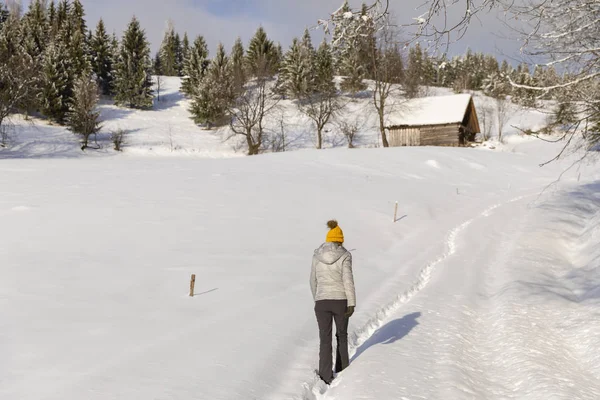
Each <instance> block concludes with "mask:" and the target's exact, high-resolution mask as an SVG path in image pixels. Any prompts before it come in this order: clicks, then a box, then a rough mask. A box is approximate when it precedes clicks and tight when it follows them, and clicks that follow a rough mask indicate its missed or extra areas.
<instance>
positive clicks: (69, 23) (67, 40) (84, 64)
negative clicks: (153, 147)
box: [56, 0, 91, 84]
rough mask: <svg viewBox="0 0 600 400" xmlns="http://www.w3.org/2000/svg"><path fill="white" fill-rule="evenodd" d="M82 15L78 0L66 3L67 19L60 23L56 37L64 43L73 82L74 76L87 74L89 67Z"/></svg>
mask: <svg viewBox="0 0 600 400" xmlns="http://www.w3.org/2000/svg"><path fill="white" fill-rule="evenodd" d="M84 16H85V13H84V10H83V6H82V5H81V3H80V2H79V0H76V1H74V2H73V4H71V5H70V6H69V5H67V19H66V20H65V21H64V22H63V24H62V25H61V28H60V30H59V32H58V36H57V39H56V40H60V41H62V42H63V43H64V44H65V46H66V48H67V51H68V54H69V57H70V58H71V65H72V71H71V72H70V73H71V75H72V76H73V77H74V78H73V79H72V83H73V84H74V82H75V79H76V78H78V77H79V76H81V75H83V74H88V73H89V71H90V69H91V64H90V60H89V58H88V54H90V50H89V48H88V43H87V40H86V34H87V28H86V22H85V19H84Z"/></svg>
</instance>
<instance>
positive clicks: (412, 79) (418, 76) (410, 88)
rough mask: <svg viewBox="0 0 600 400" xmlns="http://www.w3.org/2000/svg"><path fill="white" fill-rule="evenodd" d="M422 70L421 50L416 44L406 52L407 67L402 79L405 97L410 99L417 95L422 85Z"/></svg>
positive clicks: (423, 72) (423, 73)
mask: <svg viewBox="0 0 600 400" xmlns="http://www.w3.org/2000/svg"><path fill="white" fill-rule="evenodd" d="M424 70H425V68H424V59H423V50H421V46H420V45H419V43H417V44H416V45H415V46H414V47H411V49H410V50H409V52H408V65H407V66H406V72H405V77H404V78H405V79H404V91H405V93H406V96H407V97H409V98H412V97H417V96H418V95H419V90H420V86H421V85H423V84H424V82H423V76H424V75H425V71H424Z"/></svg>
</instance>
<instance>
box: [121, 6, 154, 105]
mask: <svg viewBox="0 0 600 400" xmlns="http://www.w3.org/2000/svg"><path fill="white" fill-rule="evenodd" d="M151 70H152V61H151V59H150V48H149V47H148V41H147V40H146V34H145V32H144V31H143V30H142V28H141V27H140V23H139V21H138V20H137V19H136V18H135V17H134V18H133V19H132V20H131V22H130V23H129V26H128V28H127V30H126V31H125V34H124V35H123V40H122V42H121V48H120V54H119V60H118V62H117V64H116V68H115V85H114V88H115V101H116V103H117V104H119V105H123V106H126V107H131V108H142V109H143V108H151V107H152V97H153V96H152V77H151V72H152V71H151Z"/></svg>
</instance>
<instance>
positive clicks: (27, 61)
mask: <svg viewBox="0 0 600 400" xmlns="http://www.w3.org/2000/svg"><path fill="white" fill-rule="evenodd" d="M39 75H40V73H39V64H38V63H36V62H35V60H33V59H32V57H31V56H30V55H29V54H28V53H27V51H26V49H25V47H24V45H23V40H22V37H21V21H19V19H18V18H16V17H11V16H9V17H7V18H6V19H5V20H4V22H2V23H1V24H0V129H1V128H2V124H3V122H4V120H5V118H7V117H8V116H10V115H11V114H13V113H15V111H16V110H18V109H23V108H24V107H23V105H27V104H30V102H31V98H32V97H33V96H34V95H35V93H33V89H36V88H37V86H38V80H39ZM2 139H3V138H2V137H0V146H3V145H5V143H3V140H2Z"/></svg>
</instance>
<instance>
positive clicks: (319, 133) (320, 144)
mask: <svg viewBox="0 0 600 400" xmlns="http://www.w3.org/2000/svg"><path fill="white" fill-rule="evenodd" d="M322 131H323V127H318V126H317V149H321V148H323V133H322Z"/></svg>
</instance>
